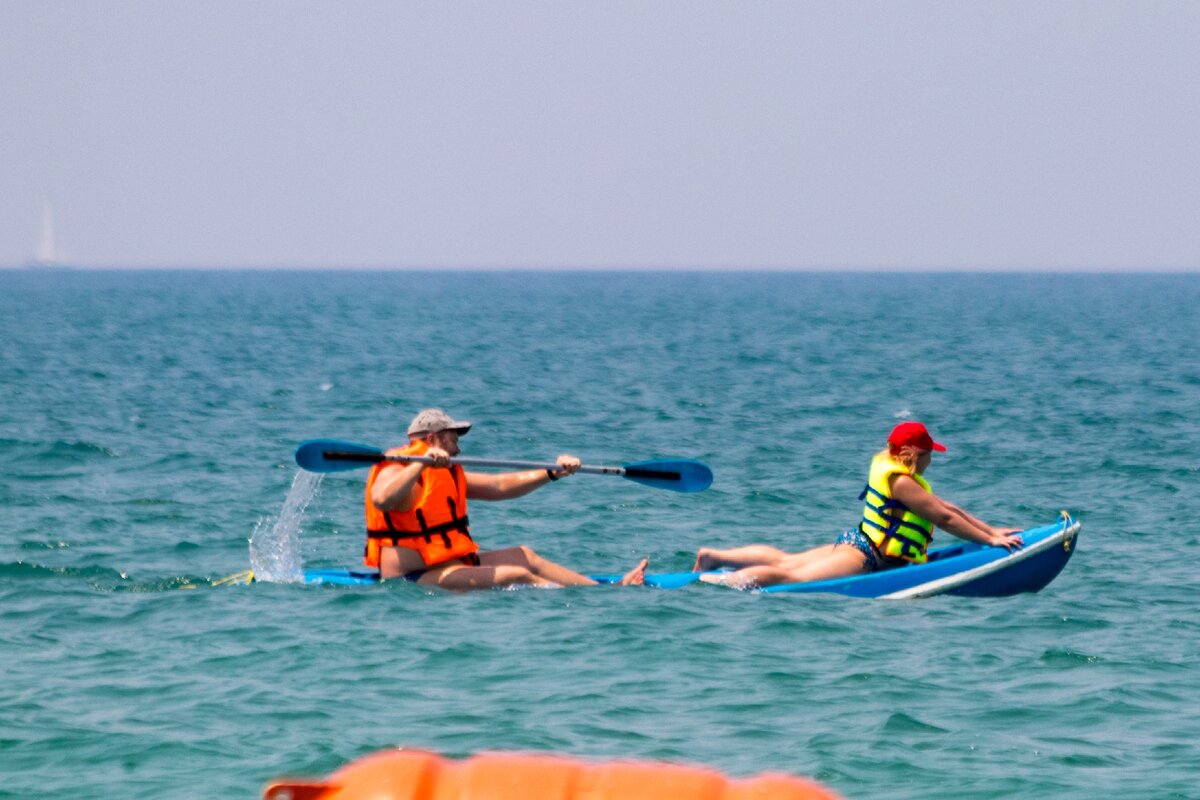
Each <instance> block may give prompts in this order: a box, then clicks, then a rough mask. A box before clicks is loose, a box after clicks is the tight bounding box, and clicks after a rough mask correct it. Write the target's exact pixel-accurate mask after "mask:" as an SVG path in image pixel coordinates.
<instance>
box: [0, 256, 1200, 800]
mask: <svg viewBox="0 0 1200 800" xmlns="http://www.w3.org/2000/svg"><path fill="white" fill-rule="evenodd" d="M0 289H2V291H0V329H2V330H0V334H2V335H0V375H2V376H3V387H4V392H3V394H2V395H0V458H2V462H3V463H4V465H5V469H4V472H3V475H2V477H0V507H2V508H3V517H2V520H3V521H2V523H0V675H2V676H3V680H2V681H0V777H2V778H3V780H0V797H52V796H62V795H70V796H72V797H96V798H108V797H116V796H120V797H129V798H160V797H201V796H235V797H237V796H240V797H254V796H257V795H258V793H259V792H260V791H261V788H262V786H263V784H264V783H265V782H267V781H268V780H270V779H272V778H274V777H277V776H280V775H284V774H290V775H320V774H325V773H327V772H329V771H331V770H333V769H335V768H337V767H339V766H341V765H342V764H344V763H346V762H348V761H350V760H352V759H355V758H357V757H360V756H362V755H364V754H366V753H369V752H372V751H375V750H377V749H380V748H385V747H391V746H395V745H404V746H411V747H424V748H431V749H434V750H437V751H439V752H442V753H446V754H449V755H465V754H469V753H474V752H478V751H481V750H486V749H505V750H511V749H517V750H534V751H553V752H559V753H567V754H574V755H579V756H585V757H589V758H613V757H636V758H645V759H667V760H673V761H683V762H691V763H706V764H711V765H713V766H716V767H718V768H720V769H722V770H724V771H726V772H728V773H730V774H734V775H749V774H754V773H757V772H760V771H764V770H783V771H787V772H794V773H800V774H805V775H810V776H812V777H815V778H817V779H818V780H820V781H822V782H824V783H826V784H828V785H829V786H831V787H832V788H834V789H836V790H838V791H839V792H841V793H842V794H844V795H845V796H846V797H849V798H868V797H870V798H878V797H886V798H963V797H969V798H990V797H996V798H999V797H1014V796H1021V797H1034V798H1039V797H1044V798H1093V797H1097V796H1105V795H1107V796H1113V797H1200V790H1198V789H1197V788H1196V787H1197V786H1200V752H1198V750H1200V748H1198V747H1197V745H1196V740H1197V738H1198V737H1200V669H1197V666H1196V662H1197V656H1198V655H1200V644H1198V643H1200V636H1198V634H1200V623H1198V621H1197V614H1196V612H1197V609H1198V606H1200V604H1198V602H1197V600H1196V586H1197V580H1196V577H1195V573H1194V570H1193V566H1192V565H1193V562H1194V561H1195V560H1196V557H1197V554H1198V553H1200V542H1198V539H1200V528H1198V526H1197V525H1196V522H1195V517H1194V514H1193V513H1191V512H1189V510H1188V509H1189V506H1190V505H1191V504H1192V498H1193V495H1194V493H1195V490H1196V487H1197V480H1198V477H1200V422H1198V420H1197V410H1198V407H1200V402H1198V401H1200V359H1198V358H1197V357H1196V353H1195V344H1196V342H1197V341H1200V315H1197V313H1196V309H1197V307H1198V305H1200V276H1195V275H1190V276H1065V275H1059V276H1032V275H1030V276H1026V275H1007V276H947V275H900V276H864V275H844V276H839V275H805V274H796V275H768V274H730V275H722V274H587V275H580V274H576V275H568V274H540V273H525V274H520V273H517V274H485V273H479V274H467V273H449V274H412V273H347V274H343V273H219V272H211V273H204V272H124V273H123V272H112V273H93V272H32V271H25V272H0ZM435 404H436V405H442V406H444V407H446V408H447V409H448V410H450V411H451V413H453V414H455V415H457V416H462V417H466V418H469V419H472V420H474V421H475V422H476V426H475V428H474V430H473V431H472V432H471V434H470V435H469V436H468V437H466V438H465V439H464V440H463V445H464V448H465V451H466V454H469V455H476V456H483V457H493V458H530V459H543V458H552V457H553V456H555V455H556V454H558V453H560V452H571V453H574V454H576V455H579V456H580V457H582V458H583V459H584V460H585V462H588V463H621V462H623V461H632V460H638V459H643V458H654V457H662V456H690V457H695V458H699V459H701V460H703V461H705V462H707V463H708V464H710V465H711V466H712V467H713V469H714V472H715V473H716V481H715V483H714V485H713V487H712V489H710V490H709V491H707V492H705V493H703V494H698V495H681V494H675V493H671V492H663V491H655V490H653V489H648V488H645V487H641V486H638V485H636V484H633V483H631V482H627V481H622V480H620V479H617V478H608V477H598V476H576V477H573V478H570V479H569V480H565V481H563V482H560V483H557V484H554V485H553V486H550V487H547V488H545V489H543V490H540V491H538V492H536V493H534V494H533V495H530V496H529V497H526V498H523V499H521V500H518V501H514V502H511V503H498V504H483V503H480V504H476V505H475V506H473V507H472V512H471V517H472V522H473V528H474V530H475V533H476V535H477V538H479V539H480V540H481V541H482V543H483V544H484V546H485V547H487V546H492V547H498V546H508V545H513V544H517V543H526V544H529V545H531V546H533V547H534V548H536V549H537V550H539V551H540V552H542V553H543V554H545V555H547V556H549V557H552V558H554V559H556V560H558V561H561V562H563V563H566V564H569V565H571V566H574V567H576V568H579V569H581V570H584V571H592V572H610V571H616V570H619V569H623V568H625V567H628V566H630V565H632V564H633V563H634V562H635V561H636V560H637V559H638V558H639V557H641V556H643V555H644V556H648V557H649V558H650V559H651V566H652V568H654V569H658V570H662V571H669V570H678V569H685V568H687V567H688V566H690V564H691V559H692V554H693V553H694V551H695V549H696V548H697V547H699V546H701V545H709V544H716V545H733V544H737V543H743V542H750V541H763V542H769V543H772V544H775V545H778V546H782V547H785V548H794V549H800V548H805V547H808V546H812V545H816V544H822V543H826V542H828V541H831V540H832V538H833V537H834V536H835V535H836V534H837V533H838V532H839V531H841V530H843V529H844V528H845V527H847V526H848V525H849V524H852V523H853V521H854V520H855V517H856V513H857V501H856V496H857V494H858V492H859V490H860V489H861V486H862V483H863V481H864V478H865V470H866V465H867V461H868V458H869V456H870V454H871V453H872V452H874V450H876V449H877V448H878V447H879V446H880V445H881V444H882V442H883V439H884V437H885V436H886V434H887V431H888V430H889V429H890V428H891V426H892V425H894V424H895V422H896V421H898V420H900V419H902V418H907V417H917V418H920V419H922V420H924V421H925V422H927V423H928V424H929V426H930V428H931V429H932V430H933V432H934V434H935V436H936V437H937V438H938V439H939V440H940V441H943V442H945V443H946V444H947V445H948V447H949V452H948V453H946V454H944V455H939V456H938V457H937V458H936V459H935V462H934V464H933V466H932V467H931V468H930V470H929V472H928V477H929V478H930V480H931V482H932V483H933V485H934V487H935V489H936V490H938V491H939V493H941V494H942V495H944V496H945V497H947V498H949V499H951V500H953V501H955V502H957V503H959V504H960V505H963V506H964V507H966V508H968V509H969V510H971V511H972V512H974V513H976V514H978V515H980V516H982V517H984V518H985V519H989V520H991V521H995V522H998V523H1011V524H1019V525H1037V524H1043V523H1048V522H1051V521H1053V520H1054V519H1055V517H1056V515H1057V513H1058V511H1059V509H1063V508H1066V509H1070V510H1071V511H1072V512H1073V513H1074V514H1076V515H1077V516H1078V517H1079V518H1080V519H1081V520H1082V522H1083V524H1084V529H1083V532H1082V535H1081V539H1080V542H1079V549H1078V552H1077V554H1076V556H1075V558H1074V559H1073V560H1072V561H1071V563H1070V564H1069V565H1068V566H1067V568H1066V570H1065V571H1064V572H1063V574H1062V575H1061V576H1059V578H1058V579H1057V580H1056V581H1055V582H1054V583H1052V584H1051V585H1050V586H1049V587H1048V588H1047V589H1046V590H1045V591H1043V592H1041V593H1039V594H1036V595H1023V596H1019V597H1013V598H1005V599H967V598H952V597H942V598H935V599H932V600H925V601H913V602H896V603H888V602H880V601H863V600H851V599H847V598H843V597H807V596H780V595H771V596H767V595H752V594H741V593H736V592H732V591H727V590H722V589H719V588H716V587H709V586H693V587H688V588H685V589H680V590H677V591H654V590H647V589H641V590H638V589H621V588H616V587H601V588H592V589H572V590H564V591H532V590H527V591H517V592H487V593H477V594H471V595H463V596H452V595H444V594H432V593H428V592H426V591H424V590H422V589H420V588H417V587H415V586H412V585H408V584H394V585H393V584H389V585H385V586H382V587H366V588H334V587H305V586H302V585H295V584H288V583H262V584H256V585H253V586H250V587H218V588H213V587H211V586H208V585H207V584H208V582H209V581H210V580H211V579H216V578H220V577H222V576H224V575H227V574H230V573H233V572H237V571H239V570H244V569H247V568H248V567H249V566H250V551H249V545H248V540H249V539H250V538H251V537H252V536H255V535H256V532H257V538H256V542H259V543H264V542H265V543H268V544H270V543H274V544H275V545H277V546H278V549H277V550H276V551H275V552H274V555H275V556H277V557H279V558H281V559H282V560H283V561H284V562H286V561H287V559H289V558H294V559H296V560H297V563H298V562H299V561H302V562H303V564H304V565H306V566H350V565H354V564H356V563H357V560H358V557H359V554H360V552H361V546H362V540H361V515H362V481H363V479H364V477H365V475H364V474H363V473H341V474H337V475H330V476H327V477H326V478H325V479H324V480H323V481H319V482H317V481H310V482H309V483H307V484H304V485H301V486H299V487H298V488H297V489H296V490H295V491H294V492H293V501H294V502H295V503H296V504H297V505H295V506H293V507H288V508H285V499H286V498H287V497H288V495H289V490H290V489H291V487H292V485H293V480H294V478H295V476H296V470H295V468H294V466H293V464H292V462H291V453H292V449H293V448H294V446H295V444H296V443H297V442H298V441H300V440H302V439H306V438H312V437H334V438H342V439H348V440H351V441H359V442H364V443H368V444H376V445H390V444H394V443H396V442H398V441H399V440H400V439H401V438H402V437H401V435H400V434H401V432H402V431H403V429H404V427H405V426H406V425H407V422H408V420H409V418H410V417H411V416H412V414H413V413H414V412H415V411H416V410H417V409H419V408H421V407H423V406H427V405H435ZM314 492H315V494H314ZM303 501H309V502H308V504H307V507H306V508H305V509H304V510H303V512H302V513H301V511H300V506H302V505H303ZM939 536H941V537H944V534H940V535H939ZM289 537H290V538H289ZM943 540H944V539H943ZM283 566H284V567H285V568H287V564H286V563H284V564H283ZM193 586H194V587H197V588H190V587H193Z"/></svg>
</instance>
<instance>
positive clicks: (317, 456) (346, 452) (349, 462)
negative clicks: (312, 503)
mask: <svg viewBox="0 0 1200 800" xmlns="http://www.w3.org/2000/svg"><path fill="white" fill-rule="evenodd" d="M382 460H383V451H382V450H380V449H379V448H378V447H368V446H367V445H365V444H354V443H353V442H339V441H337V440H335V439H309V440H308V441H307V442H301V443H300V446H299V447H297V448H296V463H297V464H299V465H300V468H301V469H306V470H308V471H309V472H342V471H343V470H349V469H362V468H363V467H369V466H371V465H372V464H378V463H379V462H380V461H382Z"/></svg>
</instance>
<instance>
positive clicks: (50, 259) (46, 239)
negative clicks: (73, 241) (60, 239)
mask: <svg viewBox="0 0 1200 800" xmlns="http://www.w3.org/2000/svg"><path fill="white" fill-rule="evenodd" d="M34 263H35V264H36V265H37V266H40V267H52V266H54V265H56V264H58V246H57V245H56V243H55V241H54V211H53V210H52V209H51V208H50V204H49V203H45V204H43V205H42V238H41V240H40V241H39V242H38V249H37V258H36V259H35V260H34Z"/></svg>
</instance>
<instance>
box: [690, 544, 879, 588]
mask: <svg viewBox="0 0 1200 800" xmlns="http://www.w3.org/2000/svg"><path fill="white" fill-rule="evenodd" d="M819 549H821V550H825V549H826V548H819ZM866 568H867V559H866V556H864V555H863V554H862V553H861V552H859V551H858V550H857V549H855V548H854V547H850V546H845V547H838V546H837V545H829V546H828V550H827V552H826V554H825V555H824V557H822V558H817V559H812V560H809V561H808V562H807V563H805V564H802V565H801V566H799V567H791V568H788V567H780V566H755V567H747V568H745V569H739V570H738V571H737V572H730V573H727V574H723V575H703V576H701V578H700V580H702V581H706V582H708V583H720V584H724V585H725V586H733V587H735V588H738V589H750V588H754V587H756V586H775V585H777V584H780V583H807V582H809V581H824V580H829V579H830V578H844V577H847V576H849V575H861V574H862V573H863V572H865V571H866Z"/></svg>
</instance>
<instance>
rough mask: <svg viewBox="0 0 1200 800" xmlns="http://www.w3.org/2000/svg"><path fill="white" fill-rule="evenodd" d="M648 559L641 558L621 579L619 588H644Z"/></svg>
mask: <svg viewBox="0 0 1200 800" xmlns="http://www.w3.org/2000/svg"><path fill="white" fill-rule="evenodd" d="M649 564H650V559H648V558H643V559H642V560H641V561H640V562H638V565H637V566H636V567H634V568H633V569H631V570H629V572H626V573H625V577H624V578H621V582H620V585H621V586H644V585H645V583H646V567H647V566H649Z"/></svg>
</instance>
